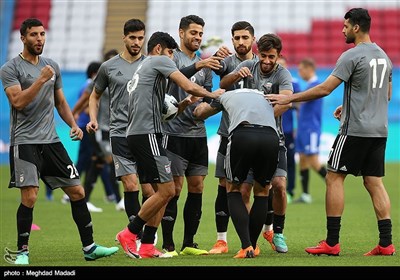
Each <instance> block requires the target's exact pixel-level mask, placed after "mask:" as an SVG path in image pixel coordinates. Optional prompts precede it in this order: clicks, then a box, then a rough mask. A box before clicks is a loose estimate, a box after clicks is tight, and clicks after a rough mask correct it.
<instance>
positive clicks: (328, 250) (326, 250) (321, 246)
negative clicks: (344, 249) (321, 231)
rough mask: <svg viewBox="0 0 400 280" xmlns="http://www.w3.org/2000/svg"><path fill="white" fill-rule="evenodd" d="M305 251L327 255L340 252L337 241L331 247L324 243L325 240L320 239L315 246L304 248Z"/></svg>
mask: <svg viewBox="0 0 400 280" xmlns="http://www.w3.org/2000/svg"><path fill="white" fill-rule="evenodd" d="M305 250H306V252H307V253H309V254H312V255H317V256H319V255H328V256H339V253H340V245H339V243H338V244H336V245H335V246H333V247H331V246H329V245H328V243H326V241H325V240H322V241H320V242H319V243H318V245H317V246H315V247H308V248H306V249H305Z"/></svg>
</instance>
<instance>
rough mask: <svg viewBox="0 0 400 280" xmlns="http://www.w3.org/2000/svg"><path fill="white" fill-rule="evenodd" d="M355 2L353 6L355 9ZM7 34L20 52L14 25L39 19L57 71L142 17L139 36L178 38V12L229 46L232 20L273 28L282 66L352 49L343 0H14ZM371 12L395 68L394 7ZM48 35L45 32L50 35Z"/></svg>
mask: <svg viewBox="0 0 400 280" xmlns="http://www.w3.org/2000/svg"><path fill="white" fill-rule="evenodd" d="M362 2H363V1H360V6H362ZM15 3H16V4H15V16H14V21H13V24H12V26H13V34H11V36H10V39H11V40H10V43H9V52H8V57H9V58H10V57H13V56H15V54H16V53H18V52H19V51H20V50H21V42H20V40H19V33H18V29H19V26H20V24H21V22H22V20H24V19H25V18H27V17H37V18H40V19H41V20H42V22H43V24H44V26H45V28H46V29H47V33H48V35H49V36H48V39H47V43H46V47H45V51H44V55H48V56H51V57H52V58H53V59H54V60H56V61H58V62H59V63H60V66H61V68H62V69H65V70H79V71H84V69H85V68H86V66H87V65H88V63H90V62H91V61H93V60H101V57H102V56H101V54H102V52H103V50H104V49H110V48H119V47H120V46H121V39H120V38H121V35H122V34H121V33H122V32H121V24H123V22H124V21H126V20H127V19H129V18H133V17H136V18H140V19H143V20H145V22H146V33H147V36H150V35H151V34H152V33H153V32H154V31H159V30H162V31H166V32H168V33H170V34H171V35H172V36H173V37H174V38H175V39H176V40H177V41H178V40H179V37H178V24H179V20H180V18H181V17H182V16H185V15H189V14H197V15H199V16H201V17H202V18H203V19H204V20H205V22H206V25H205V28H204V38H203V41H206V40H207V39H208V38H211V37H215V36H218V37H220V38H222V40H223V41H224V44H225V45H227V46H228V47H231V32H230V28H231V26H232V24H233V23H234V22H236V21H238V20H248V21H249V22H251V23H252V24H253V26H254V28H255V31H256V34H255V35H256V38H259V37H260V36H261V35H263V34H265V33H270V32H272V33H277V34H278V35H279V36H281V38H282V40H283V54H285V55H286V56H288V57H289V58H290V59H289V65H290V66H293V65H295V64H297V63H298V61H299V60H300V59H302V58H303V57H304V56H312V57H314V59H315V60H316V62H317V64H318V65H319V66H320V67H323V66H326V67H331V66H332V65H334V64H335V62H336V60H337V58H338V57H339V55H340V54H341V53H342V52H343V51H344V50H346V49H348V48H350V47H352V46H349V45H347V44H346V43H345V41H344V37H343V34H342V29H343V15H344V13H345V11H346V10H348V9H349V8H350V7H349V6H348V4H346V2H323V1H321V2H318V3H317V2H304V1H298V2H288V1H280V2H276V3H274V4H273V5H272V4H271V3H270V2H257V1H254V2H249V1H220V2H201V1H195V2H190V3H187V2H184V1H177V2H174V3H173V5H171V3H170V2H168V1H156V0H149V1H147V2H140V4H139V3H135V2H132V4H128V3H125V2H124V3H123V5H121V3H120V2H118V1H108V0H101V1H94V2H92V1H80V0H71V1H56V0H40V1H32V0H15ZM365 5H367V8H368V9H369V12H370V15H371V17H372V28H371V39H372V40H373V41H374V42H377V43H378V44H379V45H380V46H381V47H382V48H383V49H384V50H385V51H386V52H387V54H388V55H389V56H390V58H391V59H392V61H393V63H394V64H395V65H400V32H399V30H400V8H399V6H398V5H397V6H396V4H393V3H391V2H387V1H380V2H379V3H378V2H376V3H370V1H368V3H367V2H366V3H365ZM50 35H51V36H50Z"/></svg>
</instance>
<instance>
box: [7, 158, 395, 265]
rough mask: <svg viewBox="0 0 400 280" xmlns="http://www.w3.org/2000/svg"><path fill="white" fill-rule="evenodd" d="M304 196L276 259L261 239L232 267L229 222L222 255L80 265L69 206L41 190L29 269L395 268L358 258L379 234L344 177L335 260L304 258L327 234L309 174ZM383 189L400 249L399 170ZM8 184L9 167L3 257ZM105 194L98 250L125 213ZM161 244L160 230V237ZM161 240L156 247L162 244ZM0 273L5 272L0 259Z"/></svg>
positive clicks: (210, 236)
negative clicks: (257, 248) (251, 254)
mask: <svg viewBox="0 0 400 280" xmlns="http://www.w3.org/2000/svg"><path fill="white" fill-rule="evenodd" d="M213 174H214V166H210V175H209V176H208V177H207V178H206V182H205V191H204V196H203V208H202V209H203V216H202V219H201V223H200V227H199V230H198V233H197V235H196V236H195V241H196V242H198V243H199V245H200V247H201V248H204V249H207V250H209V249H210V248H211V247H212V245H213V244H214V242H215V240H216V231H215V222H214V215H213V212H214V200H215V196H216V190H217V188H216V186H217V180H216V179H215V178H214V177H213ZM311 174H312V175H311V186H310V191H311V194H312V197H313V203H312V204H309V205H304V204H290V205H288V208H287V214H286V224H285V231H284V233H285V236H286V237H287V244H288V247H289V252H288V253H287V254H278V253H276V252H273V251H272V250H271V248H270V246H269V244H268V243H267V242H266V241H265V240H264V239H263V238H262V237H260V239H259V244H260V245H261V255H260V256H259V257H257V258H255V259H245V260H243V259H242V260H236V259H233V258H232V257H233V255H234V254H235V252H236V251H237V250H239V248H240V243H239V239H238V237H237V235H236V232H235V230H234V227H233V225H232V223H230V224H229V232H228V242H229V248H230V250H229V253H228V254H224V255H208V256H197V257H196V256H180V257H177V258H173V259H139V260H133V259H130V258H128V257H126V256H125V254H124V253H123V251H122V249H120V251H118V253H117V254H116V255H114V256H112V257H110V258H104V259H100V260H97V261H95V262H86V261H85V260H84V259H83V254H82V251H81V243H80V240H79V235H78V231H77V229H76V226H75V224H74V222H73V220H72V216H71V211H70V206H69V205H63V204H61V203H60V199H61V196H62V191H61V190H57V191H55V193H54V201H52V202H49V201H46V199H45V190H44V188H43V187H42V188H41V189H40V192H39V198H38V201H37V203H36V206H35V211H34V223H36V224H38V225H39V226H40V227H41V230H40V231H33V232H32V233H31V237H30V244H29V247H30V263H31V266H56V267H57V266H72V267H75V266H76V267H78V266H79V267H80V266H89V267H91V266H93V267H94V266H96V267H97V266H127V267H129V266H135V267H136V266H160V267H171V266H199V267H211V266H229V267H237V266H268V267H277V266H290V267H300V266H307V267H309V266H311V267H314V266H318V267H322V266H329V267H331V266H334V267H355V266H397V267H398V266H399V265H400V260H399V255H395V256H394V257H364V256H363V254H364V253H365V252H367V251H369V250H370V249H372V248H373V247H374V246H375V245H376V244H377V243H378V229H377V222H376V218H375V214H374V211H373V208H372V203H371V200H370V198H369V195H368V193H367V192H366V190H365V189H364V187H363V185H362V179H361V178H358V177H357V178H355V177H353V176H348V178H347V180H346V187H345V199H346V204H345V211H344V214H343V217H342V228H341V235H340V245H341V249H342V251H341V254H340V256H339V257H328V256H320V257H314V256H311V255H308V254H307V253H305V252H304V248H305V247H307V246H311V245H316V244H317V242H318V241H320V240H322V239H324V238H325V237H326V236H325V235H326V229H325V223H326V220H325V205H324V195H325V185H324V182H323V181H322V180H321V179H320V178H319V177H318V176H317V175H316V174H315V173H311ZM386 174H387V175H386V177H385V178H384V182H385V186H386V189H387V191H388V193H389V195H390V198H391V203H392V224H393V243H394V244H395V246H397V249H399V248H400V225H399V218H400V215H399V209H400V203H399V198H400V195H399V174H400V164H387V167H386ZM8 180H9V169H8V166H1V167H0V182H1V186H2V188H1V198H0V207H1V243H0V247H1V248H0V249H1V250H2V252H4V249H5V248H6V247H7V248H9V249H12V250H15V249H16V237H17V234H16V220H15V216H16V210H17V208H18V205H19V200H20V198H19V191H18V190H16V189H7V185H8ZM296 192H297V194H299V193H300V184H299V182H297V184H296ZM103 196H104V191H103V187H102V185H101V184H100V183H99V182H98V183H97V185H96V188H95V190H94V192H93V195H92V202H93V203H94V204H95V205H96V206H98V207H102V208H103V210H104V212H103V213H92V219H93V224H94V232H95V233H94V237H95V241H96V242H97V243H99V244H102V245H104V246H114V245H115V243H114V237H115V234H116V233H117V232H118V231H120V230H121V229H122V228H124V227H125V226H126V224H127V217H126V215H125V213H124V212H117V211H116V210H115V208H114V205H113V204H107V203H105V202H104V200H103ZM185 198H186V188H185V191H183V193H182V195H181V198H180V200H179V205H178V207H179V208H178V218H177V222H176V226H175V232H174V238H175V243H176V246H177V248H178V249H179V248H180V246H181V242H182V238H183V218H182V210H183V203H184V200H185ZM158 236H159V238H160V239H161V238H162V237H161V229H159V233H158ZM160 239H159V242H158V245H161V243H162V241H161V240H160ZM1 266H9V264H8V263H6V262H5V260H4V259H3V258H1Z"/></svg>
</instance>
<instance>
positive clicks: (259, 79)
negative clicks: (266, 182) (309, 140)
mask: <svg viewBox="0 0 400 280" xmlns="http://www.w3.org/2000/svg"><path fill="white" fill-rule="evenodd" d="M257 48H258V52H259V53H258V58H259V61H258V62H255V61H252V60H246V61H244V62H242V63H240V64H239V65H238V66H237V68H236V69H235V70H234V71H233V72H232V73H230V74H228V75H226V76H225V77H224V78H222V79H221V82H220V86H221V87H222V88H227V87H229V86H231V85H232V84H234V83H237V82H239V81H240V82H243V87H245V88H252V89H258V90H260V91H264V92H265V93H279V94H282V95H291V94H293V85H292V76H291V75H290V72H289V71H288V70H287V69H285V68H284V67H282V66H281V65H279V64H278V63H277V60H278V58H279V56H280V53H281V50H282V42H281V39H280V38H279V37H278V36H276V35H275V34H265V35H263V36H261V38H260V39H259V40H258V41H257ZM289 107H290V106H288V105H285V106H274V111H275V116H276V126H277V129H278V134H279V139H280V143H279V144H280V151H279V165H278V168H277V170H276V172H275V174H274V178H273V180H272V191H271V192H270V196H269V203H268V204H269V209H268V212H269V213H268V215H267V219H266V221H265V224H266V226H264V232H263V236H264V238H265V239H267V240H268V242H269V243H270V244H271V247H272V249H273V250H276V251H277V252H279V253H286V252H287V251H288V247H287V245H286V242H285V237H284V236H283V229H284V223H285V216H286V204H287V199H286V175H287V172H286V170H287V163H286V147H285V136H284V133H283V129H282V114H283V113H284V112H285V111H286V110H287V109H288V108H289ZM272 205H273V209H272ZM272 220H273V223H272ZM271 224H273V231H272V228H271V227H272V226H271Z"/></svg>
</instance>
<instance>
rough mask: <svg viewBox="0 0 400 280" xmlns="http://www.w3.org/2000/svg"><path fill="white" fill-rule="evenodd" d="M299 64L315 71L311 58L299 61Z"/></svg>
mask: <svg viewBox="0 0 400 280" xmlns="http://www.w3.org/2000/svg"><path fill="white" fill-rule="evenodd" d="M300 64H302V65H304V66H306V67H311V68H312V69H315V67H316V65H315V61H314V59H312V58H311V57H306V58H303V59H302V60H301V61H300Z"/></svg>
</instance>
